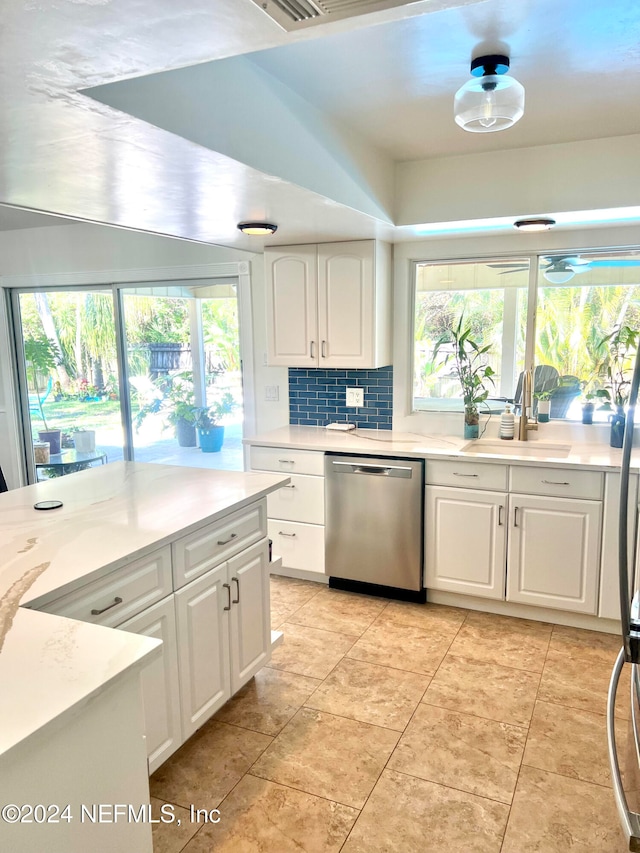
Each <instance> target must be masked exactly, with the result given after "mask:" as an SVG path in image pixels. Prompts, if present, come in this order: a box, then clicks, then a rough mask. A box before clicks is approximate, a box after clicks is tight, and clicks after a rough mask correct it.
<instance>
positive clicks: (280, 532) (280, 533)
mask: <svg viewBox="0 0 640 853" xmlns="http://www.w3.org/2000/svg"><path fill="white" fill-rule="evenodd" d="M278 536H286V537H287V539H295V538H296V534H295V533H285V532H284V531H282V530H278Z"/></svg>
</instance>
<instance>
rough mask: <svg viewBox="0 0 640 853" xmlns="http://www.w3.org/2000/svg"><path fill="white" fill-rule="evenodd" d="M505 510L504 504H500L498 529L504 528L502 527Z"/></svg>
mask: <svg viewBox="0 0 640 853" xmlns="http://www.w3.org/2000/svg"><path fill="white" fill-rule="evenodd" d="M503 509H504V507H503V506H502V504H500V506H499V507H498V527H502V526H503V525H502V510H503Z"/></svg>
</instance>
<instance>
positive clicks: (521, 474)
mask: <svg viewBox="0 0 640 853" xmlns="http://www.w3.org/2000/svg"><path fill="white" fill-rule="evenodd" d="M603 482H604V475H603V474H602V472H601V471H576V470H574V469H570V468H527V467H520V466H516V465H514V466H512V468H511V483H510V489H511V491H512V492H524V493H525V494H530V495H558V496H559V497H561V498H584V499H585V500H601V499H602V489H603Z"/></svg>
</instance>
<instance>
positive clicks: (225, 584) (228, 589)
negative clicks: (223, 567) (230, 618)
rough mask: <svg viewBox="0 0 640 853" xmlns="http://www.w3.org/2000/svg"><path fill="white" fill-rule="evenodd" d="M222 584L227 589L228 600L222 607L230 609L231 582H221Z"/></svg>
mask: <svg viewBox="0 0 640 853" xmlns="http://www.w3.org/2000/svg"><path fill="white" fill-rule="evenodd" d="M222 586H223V587H224V588H225V589H226V590H227V595H228V596H229V597H228V599H227V600H228V602H229V603H228V605H227V606H226V607H223V608H222V609H223V610H231V584H228V583H223V584H222Z"/></svg>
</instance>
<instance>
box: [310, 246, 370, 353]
mask: <svg viewBox="0 0 640 853" xmlns="http://www.w3.org/2000/svg"><path fill="white" fill-rule="evenodd" d="M374 248H375V244H374V242H373V241H368V240H364V241H357V242H353V243H334V244H331V243H326V244H320V245H319V246H318V335H319V340H320V362H319V364H320V367H360V368H365V367H373V366H374V352H373V343H374V342H373V325H374V298H375V295H374V278H373V277H374V264H373V259H374Z"/></svg>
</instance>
